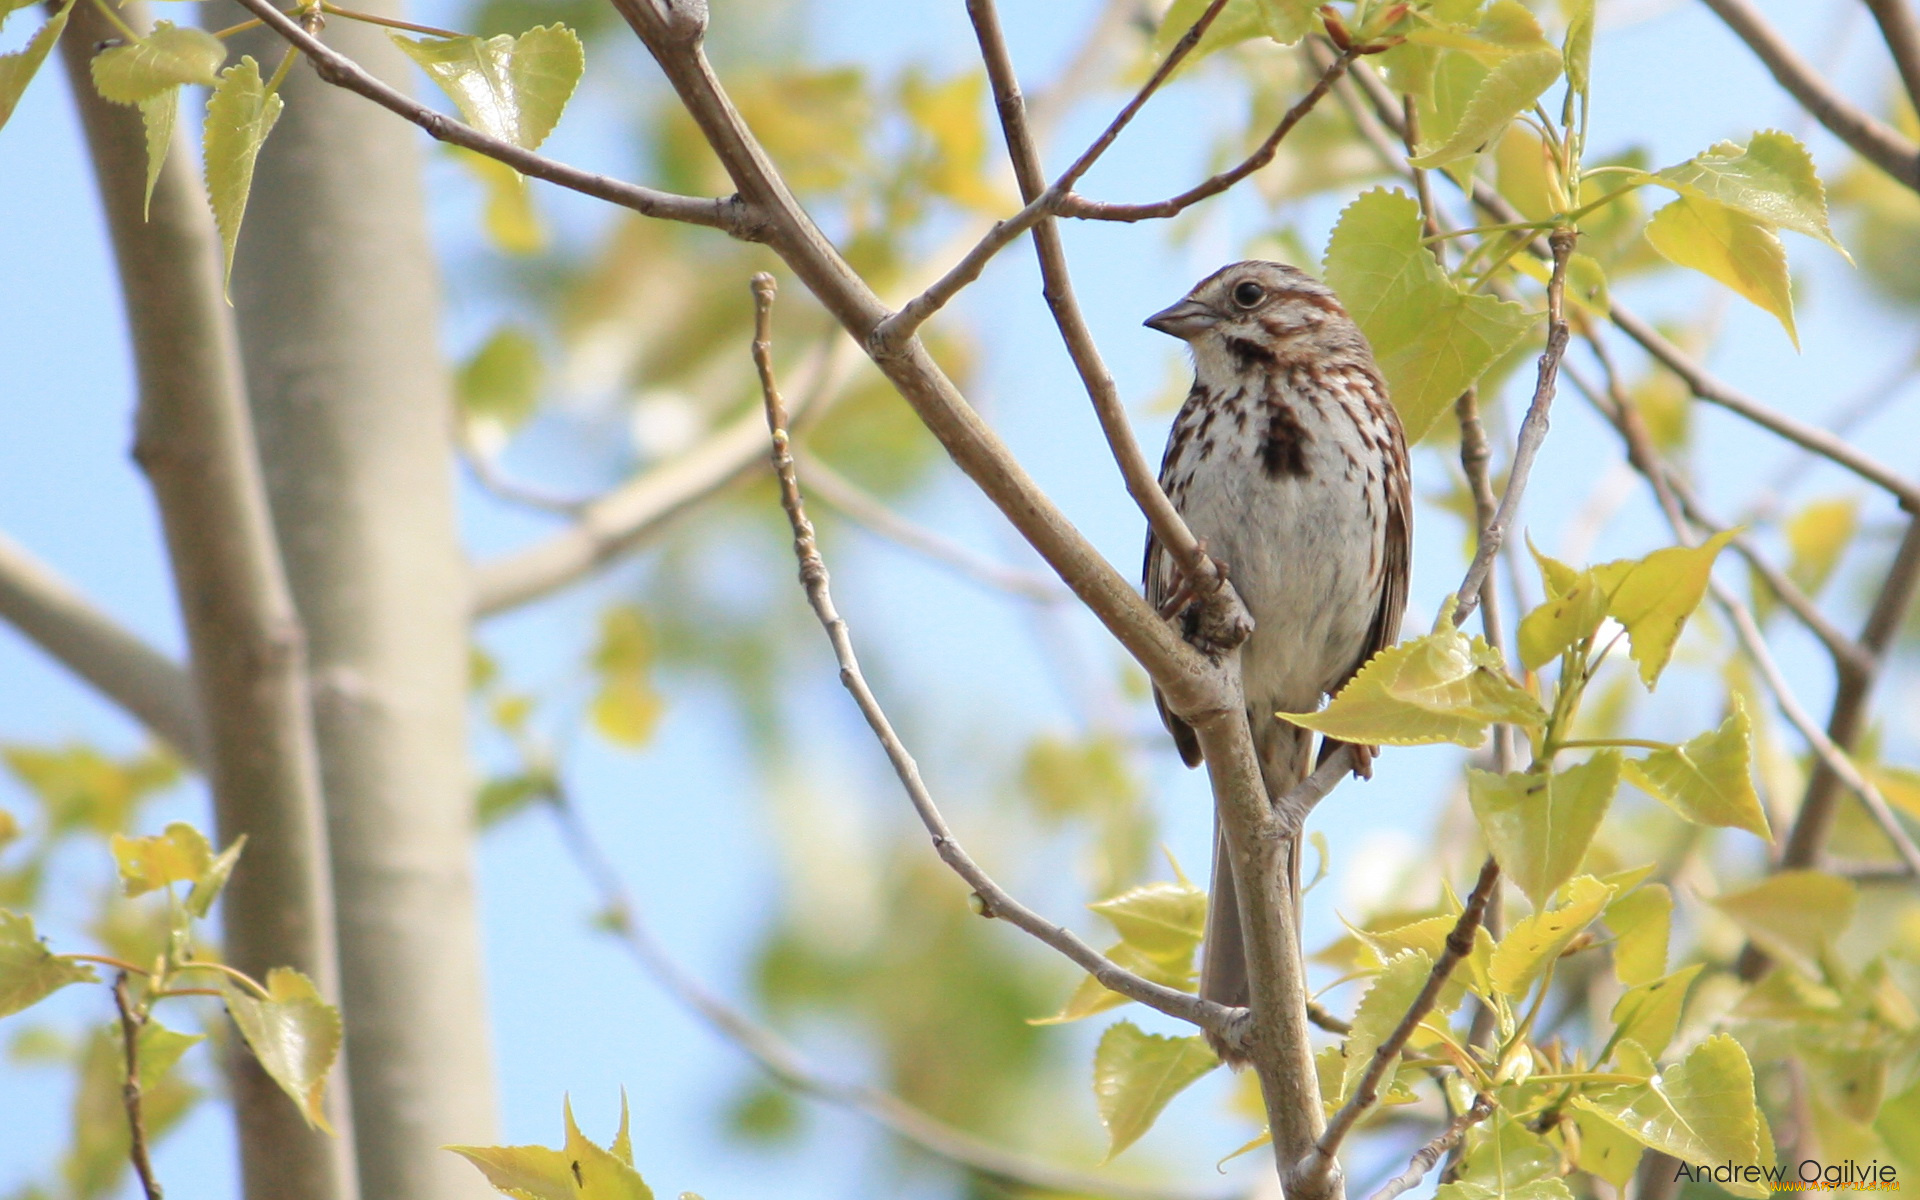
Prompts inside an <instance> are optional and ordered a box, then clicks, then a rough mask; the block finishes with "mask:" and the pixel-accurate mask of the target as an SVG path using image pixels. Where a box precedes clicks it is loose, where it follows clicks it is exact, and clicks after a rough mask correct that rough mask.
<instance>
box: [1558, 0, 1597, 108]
mask: <svg viewBox="0 0 1920 1200" xmlns="http://www.w3.org/2000/svg"><path fill="white" fill-rule="evenodd" d="M1593 6H1594V0H1565V2H1563V3H1562V4H1561V6H1560V8H1561V11H1562V12H1564V13H1565V14H1566V17H1567V39H1566V41H1565V42H1564V43H1562V45H1561V50H1560V53H1561V57H1562V58H1563V59H1565V62H1566V72H1567V86H1568V87H1569V88H1571V89H1572V90H1573V91H1575V92H1576V93H1578V92H1585V91H1586V90H1587V72H1588V68H1589V67H1590V66H1591V65H1592V62H1593Z"/></svg>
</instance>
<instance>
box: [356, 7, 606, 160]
mask: <svg viewBox="0 0 1920 1200" xmlns="http://www.w3.org/2000/svg"><path fill="white" fill-rule="evenodd" d="M388 36H390V37H391V38H393V43H394V45H396V46H398V47H400V49H401V51H402V52H403V53H404V54H406V56H407V57H408V58H411V59H412V60H413V61H414V62H416V63H418V64H420V69H421V70H423V71H425V72H426V73H427V76H428V78H430V79H432V80H433V81H434V83H436V84H438V85H439V87H440V90H441V91H443V92H445V93H446V94H447V96H448V97H449V98H451V99H452V100H453V102H454V104H455V105H457V106H458V107H459V109H460V115H461V116H463V117H465V118H466V121H467V124H469V125H471V126H473V127H474V128H475V129H478V130H479V131H480V132H482V133H485V134H489V135H491V136H493V137H496V138H499V139H500V140H502V141H506V142H512V143H513V144H514V145H516V146H519V147H520V148H522V149H524V150H536V149H538V148H539V146H540V143H541V142H544V141H546V140H547V135H548V134H550V133H552V132H553V127H554V126H555V125H557V124H559V122H560V113H561V110H563V109H565V108H566V106H567V101H568V100H569V99H571V98H572V96H573V89H574V87H575V85H577V84H578V83H579V82H580V76H581V73H582V72H584V71H585V70H586V53H585V51H583V50H582V49H581V47H580V39H579V38H578V37H576V36H574V32H573V30H571V29H568V28H567V27H566V26H564V25H539V26H536V27H534V28H532V29H529V30H527V31H526V32H525V33H523V34H521V35H520V36H519V37H517V38H516V37H514V36H512V35H511V34H505V33H503V34H501V35H500V36H498V37H493V38H477V37H459V38H433V37H428V38H410V37H402V36H401V35H399V34H397V33H395V34H389V35H388Z"/></svg>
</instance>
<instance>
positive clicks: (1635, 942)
mask: <svg viewBox="0 0 1920 1200" xmlns="http://www.w3.org/2000/svg"><path fill="white" fill-rule="evenodd" d="M1604 919H1605V920H1606V923H1607V928H1608V929H1611V930H1613V974H1614V977H1615V978H1617V979H1619V980H1620V982H1621V983H1623V984H1626V985H1627V986H1628V987H1632V986H1633V985H1635V984H1639V983H1651V982H1652V981H1653V980H1656V979H1658V978H1660V977H1661V976H1662V975H1664V974H1666V972H1667V937H1668V934H1669V933H1670V932H1671V928H1672V924H1673V893H1672V892H1670V891H1668V890H1667V886H1666V885H1665V884H1663V883H1650V884H1648V885H1647V886H1645V887H1642V888H1635V889H1634V890H1633V891H1631V892H1628V893H1627V894H1626V895H1624V896H1621V897H1620V898H1619V899H1617V900H1615V901H1614V902H1613V903H1612V904H1609V905H1607V912H1606V916H1605V918H1604Z"/></svg>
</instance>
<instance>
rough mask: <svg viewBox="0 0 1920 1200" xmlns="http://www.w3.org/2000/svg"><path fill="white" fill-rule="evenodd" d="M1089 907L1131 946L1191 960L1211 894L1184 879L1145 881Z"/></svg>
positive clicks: (1169, 958)
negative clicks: (1208, 895) (1110, 924)
mask: <svg viewBox="0 0 1920 1200" xmlns="http://www.w3.org/2000/svg"><path fill="white" fill-rule="evenodd" d="M1087 907H1088V908H1091V909H1092V910H1093V911H1094V912H1097V913H1099V914H1100V915H1101V916H1103V917H1105V918H1106V919H1107V920H1109V921H1111V922H1112V923H1113V927H1114V928H1115V929H1117V930H1119V932H1120V937H1121V940H1122V941H1124V942H1125V943H1126V944H1127V945H1130V946H1133V947H1134V948H1136V949H1137V950H1139V951H1140V952H1141V953H1142V954H1145V955H1146V956H1148V957H1149V958H1153V959H1156V960H1159V961H1161V962H1168V963H1175V964H1178V963H1187V962H1191V961H1192V959H1193V952H1194V949H1195V947H1197V946H1199V944H1200V938H1201V935H1202V934H1203V933H1204V932H1205V931H1206V926H1207V894H1206V893H1205V892H1203V891H1201V890H1200V889H1199V888H1197V887H1195V886H1193V884H1191V883H1188V882H1186V881H1184V880H1182V881H1180V882H1178V883H1174V882H1167V881H1162V882H1159V883H1149V884H1145V885H1143V886H1141V887H1137V888H1133V889H1131V890H1129V891H1126V892H1122V893H1121V894H1120V895H1118V896H1114V897H1112V898H1111V899H1108V900H1101V901H1099V902H1097V903H1094V904H1089V905H1088V906H1087Z"/></svg>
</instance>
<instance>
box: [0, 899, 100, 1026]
mask: <svg viewBox="0 0 1920 1200" xmlns="http://www.w3.org/2000/svg"><path fill="white" fill-rule="evenodd" d="M99 981H100V977H99V976H98V975H95V974H94V973H93V968H92V967H90V966H88V965H87V964H85V963H77V962H74V961H73V960H72V959H69V958H62V957H61V956H59V955H57V954H55V953H53V952H52V951H51V950H48V949H47V948H46V947H45V946H44V945H42V944H41V943H40V939H39V938H37V937H35V936H34V933H33V918H32V917H30V916H27V915H26V914H25V913H15V912H8V911H7V910H6V909H4V908H0V1017H5V1016H10V1015H12V1014H13V1013H17V1012H19V1011H20V1010H21V1009H23V1008H31V1007H32V1006H34V1005H36V1004H38V1003H40V1001H42V1000H44V999H46V998H47V997H48V996H51V995H52V994H53V993H55V992H57V991H59V990H60V989H61V988H63V987H65V986H67V985H68V984H70V983H98V982H99Z"/></svg>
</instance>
